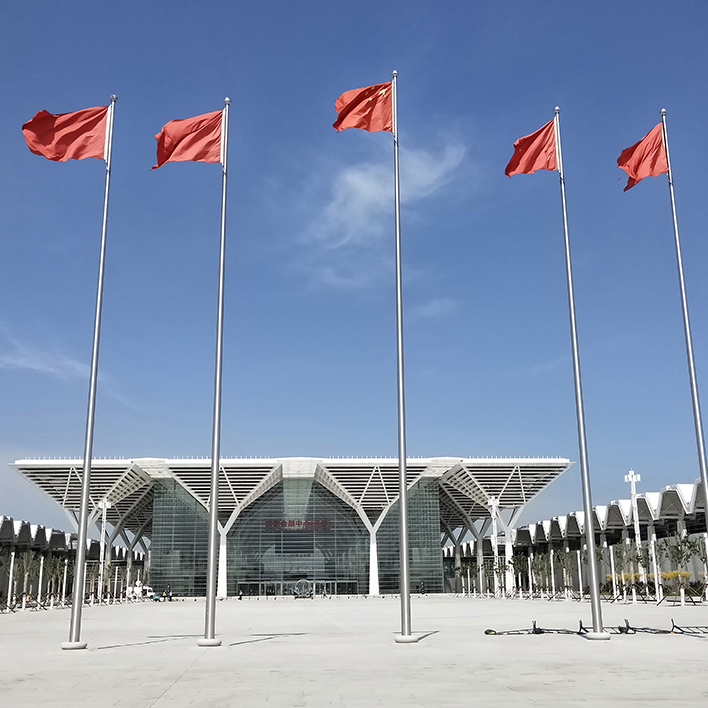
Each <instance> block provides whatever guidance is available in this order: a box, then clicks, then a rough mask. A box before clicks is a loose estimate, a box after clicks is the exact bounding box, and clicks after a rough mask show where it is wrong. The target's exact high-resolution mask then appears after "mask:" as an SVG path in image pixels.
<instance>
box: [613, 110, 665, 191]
mask: <svg viewBox="0 0 708 708" xmlns="http://www.w3.org/2000/svg"><path fill="white" fill-rule="evenodd" d="M617 167H619V168H621V169H623V170H624V171H625V172H626V173H627V174H628V175H629V179H628V180H627V186H626V187H625V188H624V191H625V192H626V191H627V190H628V189H632V187H634V185H635V184H637V183H639V182H641V181H642V180H643V179H644V178H645V177H657V176H658V175H661V174H664V172H668V171H669V163H668V160H667V159H666V147H665V146H664V137H663V131H662V124H661V123H659V125H657V126H656V127H654V128H652V129H651V130H650V131H649V132H648V133H647V134H646V135H645V136H644V137H643V138H642V139H641V140H640V141H639V142H638V143H634V145H632V147H628V148H627V149H626V150H622V154H621V155H620V156H619V157H618V158H617Z"/></svg>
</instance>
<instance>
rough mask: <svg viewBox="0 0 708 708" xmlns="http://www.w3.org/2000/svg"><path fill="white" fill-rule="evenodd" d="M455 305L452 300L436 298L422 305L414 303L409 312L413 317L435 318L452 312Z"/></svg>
mask: <svg viewBox="0 0 708 708" xmlns="http://www.w3.org/2000/svg"><path fill="white" fill-rule="evenodd" d="M455 307H456V304H455V301H454V300H450V299H449V298H438V299H436V300H431V301H430V302H426V303H424V304H422V305H414V306H413V307H412V308H411V314H412V315H413V316H414V317H421V318H430V319H435V318H438V317H444V316H445V315H449V314H451V313H452V312H454V310H455Z"/></svg>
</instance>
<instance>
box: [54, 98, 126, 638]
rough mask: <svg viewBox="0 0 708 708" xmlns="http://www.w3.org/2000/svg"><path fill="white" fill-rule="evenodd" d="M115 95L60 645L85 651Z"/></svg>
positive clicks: (113, 106) (109, 126)
mask: <svg viewBox="0 0 708 708" xmlns="http://www.w3.org/2000/svg"><path fill="white" fill-rule="evenodd" d="M117 100H118V98H117V97H116V96H111V105H110V107H109V108H108V121H107V124H106V148H105V153H104V157H105V159H106V192H105V196H104V199H103V226H102V228H101V256H100V260H99V266H98V292H97V294H96V315H95V318H94V325H93V350H92V352H91V378H90V383H89V399H88V410H87V412H86V438H85V442H84V473H83V478H82V479H81V509H80V511H79V539H78V546H77V548H76V562H75V566H74V568H75V571H74V591H73V597H72V601H71V626H70V629H69V641H68V642H62V645H61V648H62V649H86V647H87V645H88V644H87V642H82V641H81V610H82V607H83V602H84V594H83V587H84V580H85V577H86V567H85V566H86V539H87V535H88V517H89V491H90V488H91V459H92V456H93V424H94V420H95V417H96V383H97V381H98V348H99V344H100V340H101V309H102V307H103V271H104V264H105V261H106V233H107V231H108V194H109V190H110V186H111V158H112V156H113V116H114V114H115V110H116V101H117Z"/></svg>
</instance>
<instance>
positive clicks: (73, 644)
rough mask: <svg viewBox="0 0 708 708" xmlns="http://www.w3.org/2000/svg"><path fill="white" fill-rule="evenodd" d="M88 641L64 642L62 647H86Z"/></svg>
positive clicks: (67, 648) (69, 648)
mask: <svg viewBox="0 0 708 708" xmlns="http://www.w3.org/2000/svg"><path fill="white" fill-rule="evenodd" d="M87 646H88V642H62V643H61V648H62V649H65V650H70V651H71V650H73V649H86V647H87Z"/></svg>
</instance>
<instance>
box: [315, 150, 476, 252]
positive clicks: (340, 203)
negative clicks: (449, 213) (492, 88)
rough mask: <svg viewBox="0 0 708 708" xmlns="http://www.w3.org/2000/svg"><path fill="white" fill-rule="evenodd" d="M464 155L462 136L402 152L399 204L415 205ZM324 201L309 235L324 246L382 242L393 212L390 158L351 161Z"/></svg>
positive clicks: (439, 184)
mask: <svg viewBox="0 0 708 708" xmlns="http://www.w3.org/2000/svg"><path fill="white" fill-rule="evenodd" d="M464 155H465V147H464V145H462V143H460V142H459V141H454V142H448V144H447V145H445V147H443V149H442V150H440V151H439V152H437V153H434V152H430V151H426V150H406V151H402V152H401V157H400V160H401V203H402V204H407V205H410V204H414V203H416V202H418V201H420V200H421V199H424V198H425V197H428V196H430V195H431V194H434V193H435V192H437V191H438V190H439V189H441V188H442V187H444V186H445V185H446V184H448V183H449V182H450V181H451V180H452V179H453V178H454V174H455V171H456V169H457V168H458V167H459V165H460V163H461V162H462V159H463V157H464ZM331 184H332V191H331V195H330V197H329V200H328V202H327V204H326V206H325V207H324V208H323V209H322V211H321V213H320V214H319V215H318V216H317V217H316V218H315V219H314V220H313V222H312V223H311V224H310V227H309V229H308V232H307V235H308V237H309V240H310V241H311V242H313V243H314V244H317V245H320V246H322V247H324V248H338V247H341V246H345V245H350V246H357V245H359V246H367V245H371V244H372V243H376V242H377V241H379V239H380V238H381V236H382V235H383V234H384V233H386V232H387V229H388V227H389V226H390V217H391V215H392V213H393V200H392V198H391V197H392V192H393V175H392V170H391V165H390V164H389V163H388V162H386V163H384V162H378V163H371V162H366V163H360V164H357V165H349V166H346V167H343V168H340V170H339V171H338V172H337V173H336V174H335V175H334V176H333V178H332V181H331Z"/></svg>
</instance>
